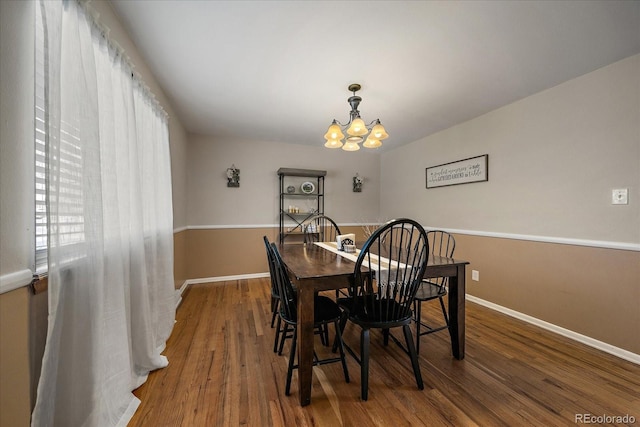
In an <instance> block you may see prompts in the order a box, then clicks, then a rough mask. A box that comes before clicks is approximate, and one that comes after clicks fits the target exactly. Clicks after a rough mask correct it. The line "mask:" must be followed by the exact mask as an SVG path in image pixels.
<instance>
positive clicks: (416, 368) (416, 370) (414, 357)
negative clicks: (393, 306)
mask: <svg viewBox="0 0 640 427" xmlns="http://www.w3.org/2000/svg"><path fill="white" fill-rule="evenodd" d="M402 332H404V340H405V341H406V342H407V348H408V349H409V356H410V357H411V365H412V366H413V374H414V375H415V376H416V383H417V384H418V389H420V390H424V383H423V382H422V373H420V364H419V363H418V354H417V353H416V349H415V347H414V346H413V337H412V336H411V328H410V327H409V325H404V326H402Z"/></svg>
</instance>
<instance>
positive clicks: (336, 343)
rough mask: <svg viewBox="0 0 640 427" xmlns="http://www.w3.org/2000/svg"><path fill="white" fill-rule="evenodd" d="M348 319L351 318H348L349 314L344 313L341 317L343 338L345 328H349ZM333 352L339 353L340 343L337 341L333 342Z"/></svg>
mask: <svg viewBox="0 0 640 427" xmlns="http://www.w3.org/2000/svg"><path fill="white" fill-rule="evenodd" d="M348 317H349V316H347V313H342V316H341V317H340V336H342V333H343V332H344V328H345V327H346V326H347V320H349V319H348ZM336 339H337V336H336ZM331 351H333V352H334V353H335V352H336V351H338V341H337V340H335V339H334V340H333V348H332V349H331Z"/></svg>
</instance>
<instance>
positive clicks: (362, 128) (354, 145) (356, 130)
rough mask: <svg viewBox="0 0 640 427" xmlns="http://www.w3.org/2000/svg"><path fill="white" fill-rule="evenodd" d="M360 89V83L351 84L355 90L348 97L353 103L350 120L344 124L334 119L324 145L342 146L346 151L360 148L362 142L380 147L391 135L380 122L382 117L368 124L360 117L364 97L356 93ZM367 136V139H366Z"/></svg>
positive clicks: (368, 146)
mask: <svg viewBox="0 0 640 427" xmlns="http://www.w3.org/2000/svg"><path fill="white" fill-rule="evenodd" d="M359 90H360V85H359V84H358V83H353V84H350V85H349V92H353V96H350V97H349V99H348V102H349V105H351V111H350V112H349V121H348V122H347V123H346V124H342V123H340V122H339V121H337V120H335V119H334V120H333V122H332V123H331V126H329V130H328V131H327V133H326V134H325V135H324V138H325V139H326V140H327V142H325V144H324V146H325V147H327V148H340V147H342V149H343V150H346V151H356V150H359V149H360V145H359V144H360V143H361V142H362V141H364V143H363V144H362V146H363V147H366V148H378V147H381V146H382V142H381V141H382V140H383V139H386V138H388V137H389V135H388V134H387V131H385V130H384V126H382V125H381V124H380V119H376V120H374V121H372V122H371V123H369V124H368V125H367V124H365V123H364V120H362V118H360V111H358V105H360V101H362V98H360V97H359V96H357V95H356V92H357V91H359ZM343 130H344V131H345V132H346V133H347V138H346V141H345V140H344V133H342V131H343ZM365 138H366V139H365Z"/></svg>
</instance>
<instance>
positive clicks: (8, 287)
mask: <svg viewBox="0 0 640 427" xmlns="http://www.w3.org/2000/svg"><path fill="white" fill-rule="evenodd" d="M32 280H33V272H32V271H31V270H28V269H24V270H20V271H16V272H13V273H9V274H3V275H2V276H0V294H4V293H6V292H11V291H13V290H14V289H18V288H21V287H23V286H27V285H29V284H30V283H31V281H32Z"/></svg>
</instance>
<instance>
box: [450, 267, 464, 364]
mask: <svg viewBox="0 0 640 427" xmlns="http://www.w3.org/2000/svg"><path fill="white" fill-rule="evenodd" d="M465 295H466V284H465V265H459V266H458V268H457V272H456V275H455V276H452V277H449V334H450V336H451V350H452V351H453V357H455V358H456V359H458V360H462V359H464V334H465V301H466V299H465Z"/></svg>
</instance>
